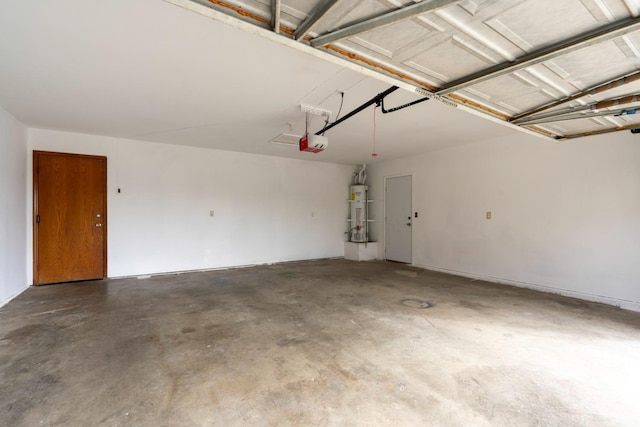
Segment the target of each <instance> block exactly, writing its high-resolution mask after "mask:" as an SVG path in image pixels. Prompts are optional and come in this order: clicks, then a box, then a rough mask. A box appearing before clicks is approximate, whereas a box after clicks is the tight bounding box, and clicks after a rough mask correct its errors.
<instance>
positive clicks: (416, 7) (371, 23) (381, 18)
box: [311, 0, 461, 47]
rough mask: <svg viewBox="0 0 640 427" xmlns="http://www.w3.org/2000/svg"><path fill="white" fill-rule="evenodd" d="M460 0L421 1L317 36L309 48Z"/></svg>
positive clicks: (391, 23)
mask: <svg viewBox="0 0 640 427" xmlns="http://www.w3.org/2000/svg"><path fill="white" fill-rule="evenodd" d="M460 1H461V0H423V1H421V2H420V3H415V4H412V5H411V6H406V7H402V8H400V9H395V10H393V11H392V12H388V13H384V14H382V15H378V16H376V17H374V18H371V19H367V20H365V21H361V22H358V23H356V24H353V25H350V26H348V27H344V28H341V29H339V30H336V31H331V32H328V33H326V34H323V35H321V36H318V37H316V38H314V39H312V40H311V46H313V47H322V46H326V45H328V44H330V43H333V42H336V41H339V40H342V39H346V38H348V37H352V36H355V35H358V34H362V33H366V32H367V31H371V30H375V29H378V28H382V27H386V26H388V25H393V24H396V23H398V22H402V21H406V20H408V19H411V18H415V17H416V16H419V15H423V14H425V13H427V12H431V11H434V10H436V9H440V8H443V7H446V6H450V5H452V4H454V3H459V2H460Z"/></svg>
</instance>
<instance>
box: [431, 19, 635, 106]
mask: <svg viewBox="0 0 640 427" xmlns="http://www.w3.org/2000/svg"><path fill="white" fill-rule="evenodd" d="M639 28H640V17H635V18H626V19H622V20H620V21H617V22H614V23H612V24H608V25H605V26H603V27H600V28H598V29H595V30H592V31H589V32H586V33H584V34H581V35H578V36H575V37H571V38H569V39H567V40H563V41H561V42H558V43H554V44H552V45H550V46H547V47H545V48H542V49H539V50H536V51H533V52H531V53H528V54H526V55H524V56H522V57H520V58H518V59H516V60H515V61H511V62H504V63H502V64H498V65H495V66H493V67H489V68H487V69H485V70H482V71H478V72H476V73H472V74H470V75H468V76H464V77H461V78H459V79H456V80H453V81H451V82H449V83H447V84H445V85H444V86H442V87H441V88H440V89H439V90H437V91H436V93H437V94H438V95H447V94H450V93H452V92H456V91H459V90H461V89H465V88H467V87H469V86H472V85H475V84H478V83H481V82H484V81H487V80H490V79H493V78H496V77H500V76H503V75H505V74H510V73H513V72H515V71H518V70H521V69H523V68H527V67H530V66H532V65H536V64H539V63H541V62H544V61H548V60H550V59H554V58H557V57H559V56H561V55H566V54H568V53H571V52H575V51H577V50H579V49H584V48H586V47H589V46H593V45H595V44H598V43H602V42H605V41H608V40H612V39H615V38H618V37H622V36H624V35H626V34H629V33H631V32H633V31H635V30H637V29H639Z"/></svg>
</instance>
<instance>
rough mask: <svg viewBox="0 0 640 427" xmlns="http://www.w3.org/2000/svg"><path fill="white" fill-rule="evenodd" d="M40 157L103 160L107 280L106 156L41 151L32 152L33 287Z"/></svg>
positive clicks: (35, 281) (37, 282)
mask: <svg viewBox="0 0 640 427" xmlns="http://www.w3.org/2000/svg"><path fill="white" fill-rule="evenodd" d="M40 155H45V156H46V155H54V156H68V157H82V158H87V159H102V160H104V188H103V189H102V190H103V191H102V203H103V206H104V221H103V225H102V226H103V227H104V240H103V245H102V251H103V253H102V278H103V279H106V278H107V237H108V235H109V233H108V232H107V230H108V225H107V223H108V221H109V215H108V214H107V179H108V178H107V172H108V163H107V157H106V156H95V155H89V154H74V153H59V152H57V151H41V150H33V171H32V172H33V178H32V181H33V212H32V214H31V222H32V225H31V226H32V229H33V285H34V286H38V285H40V278H39V274H38V266H39V260H38V227H37V222H36V220H37V216H38V172H39V168H40V162H39V159H40V157H39V156H40Z"/></svg>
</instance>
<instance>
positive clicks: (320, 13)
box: [293, 0, 340, 40]
mask: <svg viewBox="0 0 640 427" xmlns="http://www.w3.org/2000/svg"><path fill="white" fill-rule="evenodd" d="M339 1H340V0H327V1H325V2H323V3H322V4H321V5H320V6H318V7H317V8H315V9H314V10H312V11H311V14H309V16H307V19H305V20H304V21H303V22H302V23H301V24H300V26H299V27H298V28H296V30H295V32H294V33H293V38H294V39H296V40H301V39H302V38H303V37H304V36H306V35H307V33H308V32H309V31H311V30H312V29H313V27H314V26H315V25H316V24H317V23H318V22H319V21H320V20H321V19H322V18H323V17H324V16H325V15H326V14H327V13H329V12H330V11H331V9H333V7H334V6H335V5H336V4H338V2H339Z"/></svg>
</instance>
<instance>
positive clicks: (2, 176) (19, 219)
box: [0, 108, 27, 306]
mask: <svg viewBox="0 0 640 427" xmlns="http://www.w3.org/2000/svg"><path fill="white" fill-rule="evenodd" d="M0 149H1V150H2V154H0V306H2V305H4V304H6V303H7V302H8V301H9V300H10V299H12V298H13V297H15V296H16V295H18V294H19V293H20V292H22V291H23V290H25V289H26V288H27V277H26V269H27V262H26V257H25V256H26V251H27V243H26V234H25V230H26V216H27V201H26V194H25V188H26V179H27V171H26V167H27V160H26V154H27V130H26V128H25V127H24V126H23V125H22V124H21V123H20V122H18V121H17V120H16V119H15V118H14V117H13V116H12V115H10V114H9V113H7V112H6V111H5V110H4V109H2V108H0Z"/></svg>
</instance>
